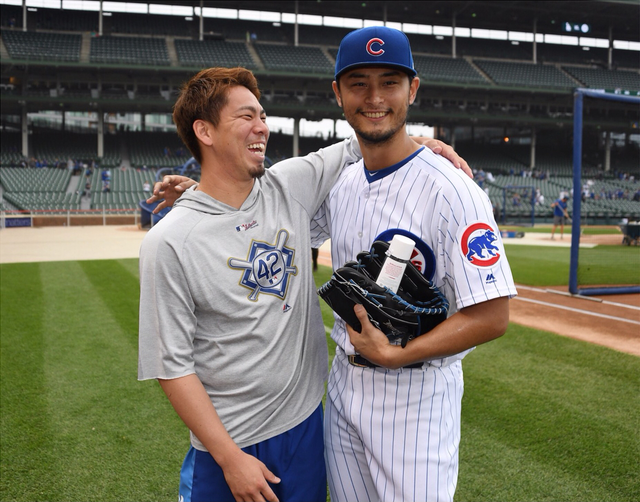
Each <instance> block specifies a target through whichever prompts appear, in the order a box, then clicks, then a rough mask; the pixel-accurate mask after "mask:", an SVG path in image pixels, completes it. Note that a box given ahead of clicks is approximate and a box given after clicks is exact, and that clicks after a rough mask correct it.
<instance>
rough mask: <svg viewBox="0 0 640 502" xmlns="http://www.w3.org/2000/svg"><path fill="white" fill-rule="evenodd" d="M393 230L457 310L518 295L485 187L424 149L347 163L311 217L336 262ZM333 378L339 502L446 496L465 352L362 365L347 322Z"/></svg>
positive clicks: (331, 421) (333, 461) (332, 486)
mask: <svg viewBox="0 0 640 502" xmlns="http://www.w3.org/2000/svg"><path fill="white" fill-rule="evenodd" d="M394 233H400V234H404V235H406V236H409V237H411V238H412V239H413V240H414V241H415V242H416V248H415V250H414V255H413V257H412V258H411V261H412V262H413V263H414V264H415V265H416V266H417V267H418V268H419V269H420V270H422V271H423V273H424V274H425V275H426V276H427V277H428V278H430V279H432V280H433V281H434V283H435V284H436V285H437V286H438V287H439V288H440V290H441V291H442V292H443V293H444V294H445V295H446V296H447V299H448V300H449V303H450V312H449V315H452V314H453V313H455V312H456V311H457V310H459V309H461V308H463V307H467V306H470V305H474V304H476V303H480V302H484V301H487V300H491V299H494V298H498V297H502V296H513V295H515V294H516V290H515V286H514V284H513V278H512V276H511V271H510V269H509V265H508V263H507V259H506V257H505V254H504V248H503V246H502V241H501V238H500V234H499V232H498V229H497V226H496V223H495V221H494V218H493V212H492V208H491V203H490V201H489V200H488V197H487V196H486V194H485V193H484V192H483V191H482V190H481V189H480V188H479V187H478V186H477V185H476V184H475V183H474V182H473V180H471V179H470V178H469V177H468V176H467V175H466V174H464V172H463V171H461V170H457V169H455V168H454V167H453V166H452V165H451V164H450V163H449V162H448V161H446V160H444V159H443V158H442V157H439V156H437V155H435V154H433V153H432V152H431V150H429V149H421V150H419V151H417V152H416V153H414V154H413V155H411V156H410V157H408V158H407V159H405V160H404V161H402V162H400V163H398V164H396V165H394V166H390V167H388V168H386V169H383V170H380V171H376V172H369V171H367V170H366V169H365V168H364V165H363V162H362V161H360V162H358V163H356V164H353V165H351V166H349V167H347V168H345V169H344V171H343V172H342V174H341V175H340V177H339V178H338V181H337V182H336V184H335V185H334V187H333V188H332V190H331V192H330V193H329V196H328V197H327V199H326V200H325V202H324V204H323V206H322V207H321V208H320V210H319V211H318V213H317V214H316V216H315V218H314V221H313V222H312V232H311V236H312V245H314V246H318V245H319V243H321V242H322V241H323V240H325V239H326V238H328V237H329V236H330V237H331V260H332V262H333V266H334V268H338V267H340V266H342V264H344V263H345V262H347V261H350V260H355V259H356V256H357V254H358V253H359V252H360V251H362V250H367V249H369V248H370V246H371V243H372V242H374V241H375V240H378V239H380V240H386V241H390V240H391V238H392V237H393V234H394ZM331 336H332V337H333V339H334V340H335V341H336V343H337V344H338V347H337V348H336V356H335V358H334V360H333V364H332V367H331V373H330V375H329V381H328V384H327V400H326V405H325V459H326V464H327V473H328V479H329V491H330V493H331V500H332V501H333V502H360V501H368V502H378V501H379V502H395V501H398V502H400V501H408V500H411V501H415V502H417V501H429V502H434V501H438V502H451V501H453V496H454V494H455V489H456V484H457V477H458V448H459V443H460V410H461V402H462V394H463V389H464V383H463V376H462V362H461V359H462V358H463V357H464V355H465V354H466V353H467V352H468V351H465V352H462V353H460V354H457V355H454V356H451V357H447V358H443V359H438V360H430V361H429V362H428V364H425V365H423V366H422V368H418V369H408V368H401V369H398V370H390V369H386V368H362V367H356V366H353V365H351V364H349V362H348V360H347V357H346V354H353V353H354V349H353V346H352V345H351V342H350V341H349V337H348V334H347V332H346V329H345V326H344V322H343V321H342V320H341V319H340V318H336V322H335V325H334V329H333V332H332V334H331Z"/></svg>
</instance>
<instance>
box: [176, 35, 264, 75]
mask: <svg viewBox="0 0 640 502" xmlns="http://www.w3.org/2000/svg"><path fill="white" fill-rule="evenodd" d="M175 47H176V53H177V55H178V61H179V62H180V64H181V65H183V66H197V67H201V68H206V67H210V66H243V67H245V68H249V69H255V68H256V67H257V65H256V63H255V62H254V61H253V58H252V57H251V54H250V53H249V50H248V49H247V46H246V44H245V43H243V42H225V41H223V40H203V41H197V40H184V39H177V40H176V41H175Z"/></svg>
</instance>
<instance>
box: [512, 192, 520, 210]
mask: <svg viewBox="0 0 640 502" xmlns="http://www.w3.org/2000/svg"><path fill="white" fill-rule="evenodd" d="M511 201H512V202H513V205H514V206H516V207H518V206H520V194H519V193H518V192H513V198H512V199H511Z"/></svg>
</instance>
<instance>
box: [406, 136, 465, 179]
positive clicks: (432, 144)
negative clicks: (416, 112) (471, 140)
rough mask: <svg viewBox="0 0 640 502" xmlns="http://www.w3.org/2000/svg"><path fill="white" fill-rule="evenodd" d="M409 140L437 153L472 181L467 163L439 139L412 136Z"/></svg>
mask: <svg viewBox="0 0 640 502" xmlns="http://www.w3.org/2000/svg"><path fill="white" fill-rule="evenodd" d="M411 139H412V140H413V141H415V142H416V143H418V144H419V145H424V146H426V147H427V148H429V149H430V150H431V151H432V152H433V153H437V154H438V155H442V156H443V157H444V158H445V159H447V160H449V161H450V162H451V163H452V164H453V165H454V166H456V167H457V168H458V169H462V170H463V171H464V172H465V173H466V175H467V176H469V178H471V179H473V172H472V171H471V168H470V167H469V164H467V161H466V160H464V159H463V158H462V157H460V155H458V154H457V153H456V151H455V150H454V149H453V148H452V147H451V146H449V145H447V144H446V143H444V142H442V141H440V140H439V139H433V138H425V137H422V136H418V137H415V136H412V137H411Z"/></svg>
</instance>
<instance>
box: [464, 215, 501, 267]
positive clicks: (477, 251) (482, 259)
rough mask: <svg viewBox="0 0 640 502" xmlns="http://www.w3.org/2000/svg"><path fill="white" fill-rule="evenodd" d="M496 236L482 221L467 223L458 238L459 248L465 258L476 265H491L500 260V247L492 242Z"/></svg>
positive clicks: (495, 239)
mask: <svg viewBox="0 0 640 502" xmlns="http://www.w3.org/2000/svg"><path fill="white" fill-rule="evenodd" d="M497 239H498V237H497V235H496V233H495V232H494V230H493V228H491V226H489V225H488V224H487V223H484V222H476V223H472V224H470V225H468V226H467V227H466V228H465V229H464V231H463V232H462V237H461V238H460V250H461V251H462V254H463V255H464V257H465V259H466V260H468V261H469V263H471V264H472V265H475V266H477V267H491V266H493V265H495V264H496V263H497V262H498V260H500V256H501V255H500V248H498V246H496V245H495V244H494V243H495V242H496V241H497Z"/></svg>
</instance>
